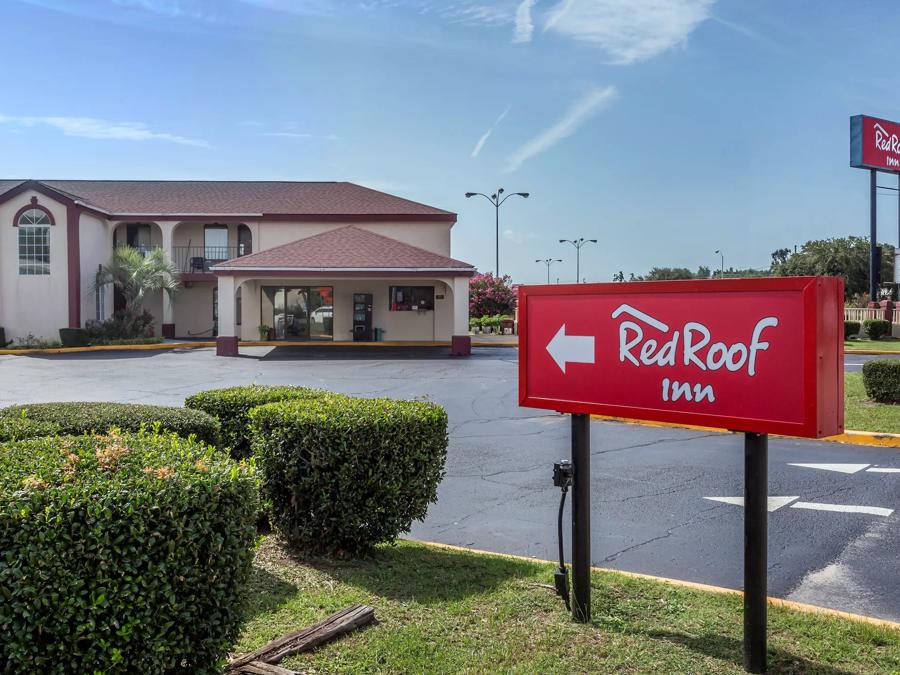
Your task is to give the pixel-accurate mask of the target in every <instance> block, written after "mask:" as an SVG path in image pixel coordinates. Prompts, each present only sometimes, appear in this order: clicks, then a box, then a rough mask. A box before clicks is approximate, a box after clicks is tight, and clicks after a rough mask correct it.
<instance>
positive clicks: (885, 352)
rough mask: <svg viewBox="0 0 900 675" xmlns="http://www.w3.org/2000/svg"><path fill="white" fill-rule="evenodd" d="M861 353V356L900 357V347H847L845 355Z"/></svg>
mask: <svg viewBox="0 0 900 675" xmlns="http://www.w3.org/2000/svg"><path fill="white" fill-rule="evenodd" d="M847 354H859V355H860V356H863V355H865V356H896V357H897V358H898V359H900V349H845V350H844V355H845V356H846V355H847Z"/></svg>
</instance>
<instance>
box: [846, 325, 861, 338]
mask: <svg viewBox="0 0 900 675" xmlns="http://www.w3.org/2000/svg"><path fill="white" fill-rule="evenodd" d="M860 328H862V324H861V323H860V322H859V321H845V322H844V339H845V340H849V339H850V338H855V337H859V329H860Z"/></svg>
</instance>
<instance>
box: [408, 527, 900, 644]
mask: <svg viewBox="0 0 900 675" xmlns="http://www.w3.org/2000/svg"><path fill="white" fill-rule="evenodd" d="M406 541H412V542H415V543H418V544H424V545H426V546H431V547H433V548H443V549H447V550H449V551H459V552H461V553H476V554H478V555H489V556H495V557H498V558H510V559H512V560H522V561H525V562H532V563H539V564H542V565H557V564H559V563H558V562H556V561H553V560H543V559H541V558H529V557H528V556H524V555H515V554H512V553H496V552H494V551H483V550H481V549H477V548H467V547H465V546H454V545H453V544H441V543H438V542H435V541H421V540H418V539H406ZM591 570H592V571H594V572H607V573H610V574H620V575H622V576H625V577H631V578H633V579H645V580H647V581H656V582H659V583H663V584H668V585H670V586H678V587H679V588H689V589H691V590H695V591H705V592H708V593H721V594H723V595H743V594H744V592H743V591H739V590H736V589H734V588H724V587H722V586H711V585H709V584H701V583H697V582H695V581H683V580H682V579H671V578H669V577H657V576H654V575H652V574H640V573H638V572H626V571H624V570H614V569H609V568H607V567H596V566H593V565H592V566H591ZM768 604H769V605H772V606H774V607H785V608H787V609H793V610H795V611H798V612H804V613H806V614H822V615H825V616H833V617H836V618H839V619H848V620H850V621H858V622H860V623H867V624H871V625H873V626H881V627H883V628H891V629H893V630H897V631H900V623H896V622H894V621H888V620H887V619H879V618H877V617H874V616H865V615H863V614H852V613H850V612H842V611H840V610H837V609H830V608H828V607H819V606H818V605H808V604H806V603H803V602H794V601H793V600H783V599H781V598H771V597H770V598H768Z"/></svg>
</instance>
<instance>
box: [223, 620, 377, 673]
mask: <svg viewBox="0 0 900 675" xmlns="http://www.w3.org/2000/svg"><path fill="white" fill-rule="evenodd" d="M374 619H375V610H374V609H372V608H371V607H369V606H368V605H351V606H350V607H347V608H346V609H342V610H341V611H340V612H336V613H334V614H332V615H331V616H329V617H328V618H327V619H325V620H324V621H321V622H319V623H317V624H315V625H314V626H309V627H307V628H302V629H300V630H298V631H294V632H293V633H288V634H287V635H284V636H282V637H280V638H278V639H277V640H272V641H271V642H270V643H268V644H267V645H264V646H262V647H260V648H259V649H257V650H256V651H255V652H250V653H249V654H244V655H243V656H239V657H237V658H236V659H234V660H233V661H231V663H229V664H228V671H229V672H235V671H237V672H246V673H254V674H256V673H259V675H267V674H268V673H271V674H272V675H286V674H285V673H284V672H281V673H278V672H277V671H265V670H262V671H260V670H246V669H245V668H246V666H248V665H249V664H253V667H255V668H260V667H262V666H260V665H258V664H257V663H255V662H259V663H261V664H262V665H267V664H269V665H271V664H274V663H280V662H281V660H282V659H284V658H285V657H287V656H290V655H291V654H297V653H299V652H305V651H309V650H310V649H313V648H315V647H318V646H319V645H320V644H323V643H325V642H328V641H329V640H333V639H334V638H336V637H339V636H341V635H344V634H345V633H349V632H350V631H353V630H356V629H357V628H359V627H361V626H365V625H366V624H368V623H371V622H372V621H373V620H374ZM283 670H284V669H282V671H283Z"/></svg>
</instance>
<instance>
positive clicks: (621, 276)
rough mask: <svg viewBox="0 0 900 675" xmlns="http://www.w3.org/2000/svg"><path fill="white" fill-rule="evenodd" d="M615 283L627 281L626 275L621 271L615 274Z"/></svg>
mask: <svg viewBox="0 0 900 675" xmlns="http://www.w3.org/2000/svg"><path fill="white" fill-rule="evenodd" d="M613 281H625V273H624V272H623V271H621V270H619V271H618V272H616V273H615V274H613Z"/></svg>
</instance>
